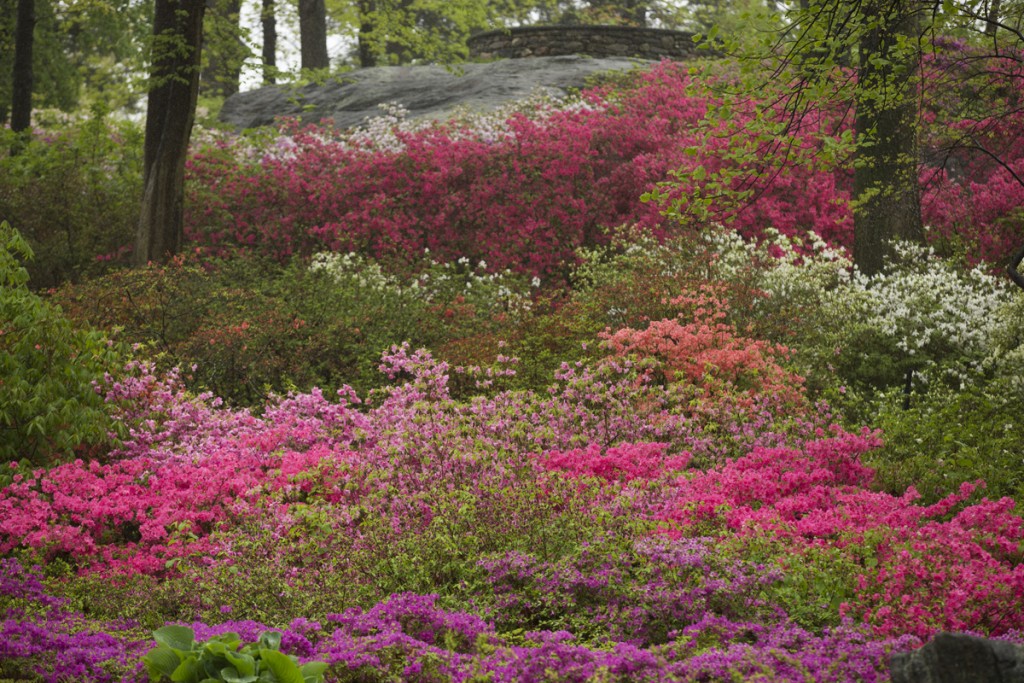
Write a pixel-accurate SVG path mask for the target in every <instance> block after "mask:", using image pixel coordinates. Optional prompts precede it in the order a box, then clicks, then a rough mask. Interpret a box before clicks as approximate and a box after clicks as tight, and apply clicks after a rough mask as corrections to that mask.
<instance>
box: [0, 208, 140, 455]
mask: <svg viewBox="0 0 1024 683" xmlns="http://www.w3.org/2000/svg"><path fill="white" fill-rule="evenodd" d="M19 257H21V258H22V259H31V258H32V249H31V248H30V247H29V245H28V244H27V242H26V241H25V240H24V239H23V238H22V236H21V235H20V234H19V233H18V232H17V231H16V230H14V229H13V228H11V227H10V225H8V224H7V223H6V222H5V223H0V285H2V287H0V461H11V460H27V461H29V462H31V463H32V464H36V465H40V464H47V463H49V462H51V461H52V460H54V459H56V458H60V457H70V456H72V455H75V454H78V455H84V454H89V453H90V452H91V451H95V450H97V449H101V448H103V447H104V446H105V445H106V444H107V443H108V442H109V438H110V433H111V432H112V431H113V430H114V428H115V425H114V423H113V421H112V420H111V419H110V416H109V414H108V412H107V410H106V406H105V404H104V402H103V398H102V397H101V396H100V395H99V394H98V393H97V391H96V389H95V387H94V382H98V381H100V380H102V379H103V376H104V373H105V372H107V371H110V370H113V369H115V368H117V367H119V366H120V359H119V355H118V353H117V352H116V350H115V349H114V348H113V346H112V344H111V342H109V341H107V339H106V338H104V336H103V335H101V334H99V333H98V332H95V331H90V330H85V329H76V328H75V327H74V326H73V325H72V323H71V322H70V321H69V320H68V319H67V318H66V317H65V316H64V315H63V312H62V311H61V309H60V307H59V306H54V305H51V304H49V303H47V302H46V301H44V300H42V299H41V298H40V297H39V296H37V295H36V294H34V293H32V292H30V291H29V290H28V284H27V283H28V280H29V275H28V271H27V270H26V269H25V268H24V266H22V265H21V264H20V263H19V260H18V259H19Z"/></svg>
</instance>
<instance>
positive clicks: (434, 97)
mask: <svg viewBox="0 0 1024 683" xmlns="http://www.w3.org/2000/svg"><path fill="white" fill-rule="evenodd" d="M645 64H651V62H646V61H643V60H637V59H625V58H606V59H590V58H587V57H581V56H578V55H567V56H560V57H536V58H533V59H505V60H500V61H496V62H490V63H487V64H464V65H462V66H461V69H462V74H461V75H460V74H459V73H455V72H450V71H447V70H446V69H445V68H444V67H441V66H379V67H373V68H370V69H357V70H355V71H352V72H349V73H346V74H344V75H343V76H342V77H341V78H340V79H337V80H331V81H328V82H327V83H325V84H323V85H306V86H302V87H299V88H289V87H284V86H267V87H263V88H259V89H257V90H251V91H248V92H243V93H239V94H237V95H232V96H231V97H229V98H228V99H227V101H225V102H224V107H223V109H222V110H221V113H220V119H221V121H223V122H225V123H228V124H231V125H233V126H235V127H237V128H255V127H256V126H265V125H269V124H272V123H273V122H274V118H275V117H278V116H297V117H300V118H301V119H302V120H303V121H304V122H306V123H319V122H320V121H321V120H323V119H333V121H334V125H335V126H337V127H338V128H351V127H353V126H357V125H359V124H361V123H363V122H364V121H365V120H366V119H367V118H369V117H374V116H379V115H380V114H381V110H380V107H379V106H378V105H380V104H384V103H389V102H397V103H399V104H401V105H402V106H403V107H405V108H406V109H408V110H409V118H424V117H425V118H432V119H444V118H447V117H448V116H449V115H450V114H452V113H453V112H454V111H455V110H456V109H459V108H465V109H469V110H472V111H482V112H487V111H493V110H494V109H497V108H499V107H501V106H502V105H505V104H508V103H510V102H512V101H515V100H521V99H525V98H527V97H529V96H531V95H533V94H535V93H538V92H540V93H544V94H547V95H551V96H555V97H562V96H564V95H565V94H566V93H567V92H568V91H569V90H570V89H572V88H581V87H583V86H584V85H585V84H586V81H587V78H588V77H589V76H592V75H595V74H598V73H601V72H608V71H626V70H629V69H632V68H634V67H635V66H637V65H645Z"/></svg>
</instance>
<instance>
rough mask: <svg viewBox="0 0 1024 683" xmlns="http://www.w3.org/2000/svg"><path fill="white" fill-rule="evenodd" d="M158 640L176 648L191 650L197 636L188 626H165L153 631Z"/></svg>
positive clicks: (162, 643)
mask: <svg viewBox="0 0 1024 683" xmlns="http://www.w3.org/2000/svg"><path fill="white" fill-rule="evenodd" d="M153 637H154V638H155V639H156V642H158V643H160V644H161V645H164V646H166V647H169V648H171V649H174V650H185V651H188V650H191V649H192V645H193V643H195V640H196V636H195V633H194V632H193V631H192V629H190V628H188V627H187V626H174V625H170V626H164V627H162V628H158V629H157V630H155V631H153Z"/></svg>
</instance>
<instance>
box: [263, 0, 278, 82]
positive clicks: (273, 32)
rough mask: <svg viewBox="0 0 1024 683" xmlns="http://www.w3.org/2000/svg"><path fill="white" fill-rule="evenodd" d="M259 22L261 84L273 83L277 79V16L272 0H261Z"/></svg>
mask: <svg viewBox="0 0 1024 683" xmlns="http://www.w3.org/2000/svg"><path fill="white" fill-rule="evenodd" d="M260 23H261V24H262V25H263V84H264V85H273V84H274V83H275V82H276V81H277V17H276V16H275V11H274V0H263V10H262V12H261V13H260Z"/></svg>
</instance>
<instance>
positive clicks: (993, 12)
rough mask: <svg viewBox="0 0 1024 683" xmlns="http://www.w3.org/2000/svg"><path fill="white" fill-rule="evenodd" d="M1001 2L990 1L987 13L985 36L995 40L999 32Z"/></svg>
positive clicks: (997, 0) (996, 0) (998, 0)
mask: <svg viewBox="0 0 1024 683" xmlns="http://www.w3.org/2000/svg"><path fill="white" fill-rule="evenodd" d="M1000 4H1001V2H1000V0H989V4H988V10H987V11H986V12H985V35H986V36H988V37H989V38H995V37H996V33H997V32H998V31H999V9H1000V7H999V6H1000Z"/></svg>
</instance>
